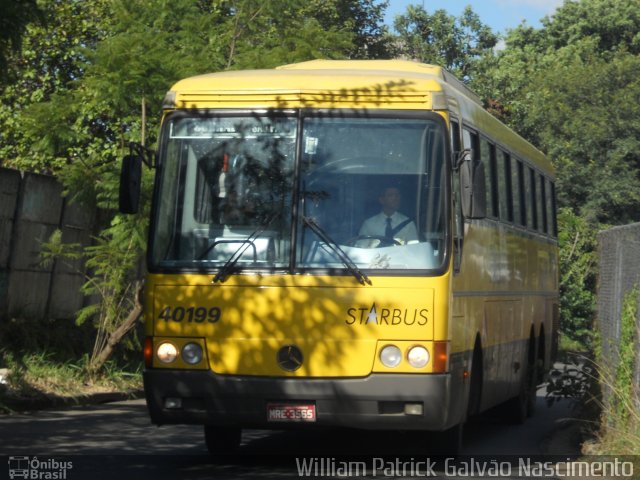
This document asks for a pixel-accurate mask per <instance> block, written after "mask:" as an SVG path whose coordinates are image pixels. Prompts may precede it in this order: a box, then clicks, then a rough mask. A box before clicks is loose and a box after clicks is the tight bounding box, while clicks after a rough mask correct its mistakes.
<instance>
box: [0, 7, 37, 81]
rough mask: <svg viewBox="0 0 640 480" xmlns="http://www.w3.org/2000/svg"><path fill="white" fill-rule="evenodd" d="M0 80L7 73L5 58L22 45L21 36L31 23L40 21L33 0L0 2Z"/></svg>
mask: <svg viewBox="0 0 640 480" xmlns="http://www.w3.org/2000/svg"><path fill="white" fill-rule="evenodd" d="M0 12H2V16H1V17H0V79H2V78H4V77H5V76H6V73H7V63H8V62H7V56H8V55H9V54H10V53H11V52H16V51H18V50H19V49H20V46H21V44H22V36H23V34H24V32H25V30H26V28H27V25H29V24H30V23H32V22H39V21H42V12H41V11H40V9H39V8H38V5H37V3H36V1H35V0H22V1H21V0H0Z"/></svg>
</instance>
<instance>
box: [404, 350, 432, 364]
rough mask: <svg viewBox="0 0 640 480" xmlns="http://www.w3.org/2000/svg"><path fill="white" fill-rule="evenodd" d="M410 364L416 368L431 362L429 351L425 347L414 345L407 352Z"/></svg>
mask: <svg viewBox="0 0 640 480" xmlns="http://www.w3.org/2000/svg"><path fill="white" fill-rule="evenodd" d="M407 360H408V361H409V365H411V366H412V367H414V368H422V367H424V366H425V365H426V364H427V363H429V351H428V350H427V349H426V348H424V347H420V346H417V347H412V348H411V349H410V350H409V353H408V354H407Z"/></svg>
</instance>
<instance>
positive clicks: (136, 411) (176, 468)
mask: <svg viewBox="0 0 640 480" xmlns="http://www.w3.org/2000/svg"><path fill="white" fill-rule="evenodd" d="M543 394H544V392H539V396H538V405H537V412H536V415H535V416H534V417H533V418H531V419H529V420H528V421H527V422H526V423H525V424H524V425H507V424H505V423H504V421H502V420H500V419H499V415H497V414H496V412H493V413H490V414H488V415H486V414H485V415H483V416H481V417H479V418H477V419H475V420H474V421H472V422H470V423H469V424H467V425H466V427H465V444H464V449H463V452H462V454H463V456H462V457H460V458H459V459H458V460H457V461H459V462H463V463H462V464H461V465H462V467H460V468H466V467H468V466H469V463H468V460H469V459H471V458H475V459H478V461H479V462H485V463H484V464H483V463H479V464H478V465H479V466H480V467H482V466H485V467H486V468H490V467H491V466H495V465H496V464H495V463H490V462H491V461H492V460H493V461H494V462H499V463H500V462H501V465H502V466H503V473H510V474H511V475H509V476H506V477H503V478H522V477H521V476H520V475H519V474H518V472H517V471H516V470H515V469H514V470H513V471H512V472H506V471H505V469H507V463H504V462H510V464H511V465H513V466H515V465H516V464H518V462H520V461H521V458H526V457H532V456H537V455H548V454H554V455H556V456H559V457H561V458H563V457H565V456H566V458H569V457H571V456H573V455H575V454H576V453H577V450H576V448H577V447H576V445H573V444H571V441H570V440H569V439H565V440H562V441H556V440H557V437H558V435H557V433H555V432H557V431H558V429H561V428H562V426H563V422H566V420H567V419H568V418H571V416H572V411H571V408H570V404H569V402H568V401H565V400H563V401H560V402H557V403H555V404H554V405H553V406H552V407H548V406H547V404H546V402H545V400H544V398H543ZM498 413H499V412H498ZM422 439H423V438H422V437H420V436H416V435H412V434H402V433H389V432H354V431H344V430H327V431H314V432H310V431H306V432H300V431H284V432H283V431H258V430H249V431H246V432H244V433H243V440H242V445H241V447H240V450H239V453H238V455H235V456H233V457H225V458H214V459H212V458H211V457H209V456H208V455H207V452H206V448H205V446H204V440H203V433H202V428H201V427H196V426H162V427H156V426H153V425H151V423H150V421H149V418H148V416H147V412H146V406H145V404H144V401H143V400H134V401H126V402H116V403H110V404H104V405H93V406H78V407H72V408H67V409H60V410H46V411H39V412H34V413H30V414H14V415H8V416H0V455H3V456H4V459H5V460H6V463H5V462H3V463H4V465H2V464H0V479H1V478H10V473H13V474H14V475H18V476H16V477H15V478H20V477H19V475H20V474H22V473H24V472H25V469H28V468H30V469H31V470H35V471H37V472H39V473H38V474H33V473H31V471H30V472H29V473H25V475H27V477H23V478H64V479H65V480H66V479H70V480H75V479H82V480H84V479H89V480H101V479H109V480H125V479H129V478H131V479H134V478H135V479H136V480H144V479H147V478H148V479H154V480H161V479H183V478H184V479H194V480H195V479H206V478H220V479H227V478H229V479H236V478H251V479H255V478H258V479H276V478H302V477H304V475H301V474H300V472H299V470H298V465H299V463H300V462H301V461H302V460H303V459H304V460H305V461H308V462H311V461H312V459H318V460H317V461H315V463H313V464H312V463H309V465H313V466H314V468H318V469H316V470H312V471H311V472H310V473H311V475H310V476H307V478H321V477H324V478H326V477H332V476H333V477H341V476H342V477H344V476H349V475H351V478H358V477H363V476H366V478H424V477H431V478H463V477H464V478H481V477H482V476H481V475H475V476H474V475H473V473H476V474H477V473H478V470H477V469H476V470H475V471H466V470H460V469H458V470H456V469H455V468H453V467H451V468H449V467H448V466H447V465H449V464H447V465H445V460H446V459H430V457H429V456H428V453H427V452H425V450H424V445H423V444H422ZM345 455H348V456H349V457H348V461H353V462H354V463H353V464H351V465H349V467H350V468H351V470H349V471H346V475H342V474H345V471H342V470H340V467H342V466H344V464H342V463H341V462H342V461H347V459H346V458H345V457H344V456H345ZM510 456H514V457H510ZM545 458H546V457H545ZM556 458H557V457H556ZM34 459H35V460H34ZM296 459H297V460H296ZM452 461H453V460H452ZM534 461H537V460H534ZM27 462H28V464H29V465H28V466H27V467H25V464H27ZM297 462H298V463H297ZM358 462H360V463H358ZM388 462H390V463H388ZM399 462H400V463H399ZM402 462H405V463H402ZM429 462H430V463H429ZM464 462H467V463H464ZM451 465H453V464H451ZM465 465H466V467H465ZM534 465H535V464H534ZM34 467H37V468H34ZM358 468H360V470H359V471H358ZM354 469H355V470H354ZM480 473H481V471H480ZM520 473H521V472H520ZM363 474H366V475H363ZM29 475H30V476H29ZM55 475H57V476H55ZM524 478H526V477H524Z"/></svg>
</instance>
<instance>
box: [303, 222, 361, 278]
mask: <svg viewBox="0 0 640 480" xmlns="http://www.w3.org/2000/svg"><path fill="white" fill-rule="evenodd" d="M302 221H303V222H304V224H305V225H306V226H308V227H309V228H310V229H311V230H312V231H313V233H315V234H316V235H317V236H318V237H320V239H321V240H322V241H323V242H325V243H326V244H327V246H328V247H329V248H330V249H331V251H332V252H333V253H335V254H336V256H337V257H338V258H339V259H340V261H341V262H342V263H343V264H344V266H345V267H347V270H349V272H350V273H351V274H352V275H353V276H354V277H355V278H356V280H358V282H359V283H360V284H361V285H365V284H367V285H371V280H369V277H367V275H366V274H365V273H364V272H362V271H361V270H360V269H359V268H358V266H357V265H356V264H355V263H354V262H353V260H351V259H350V258H349V255H347V254H346V253H345V251H344V250H342V249H341V248H340V245H338V242H336V241H335V240H334V239H332V238H331V237H330V236H329V234H328V233H327V232H326V231H325V230H324V229H323V228H322V227H321V226H320V225H319V224H318V222H316V221H315V219H314V218H312V217H307V216H303V217H302Z"/></svg>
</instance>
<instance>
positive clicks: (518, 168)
mask: <svg viewBox="0 0 640 480" xmlns="http://www.w3.org/2000/svg"><path fill="white" fill-rule="evenodd" d="M512 160H513V163H512V169H511V179H512V182H511V184H512V186H513V207H514V208H513V210H514V217H515V223H517V224H518V225H521V226H523V227H526V226H527V213H526V203H525V194H524V169H523V166H522V162H521V161H520V160H516V159H515V158H512Z"/></svg>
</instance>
